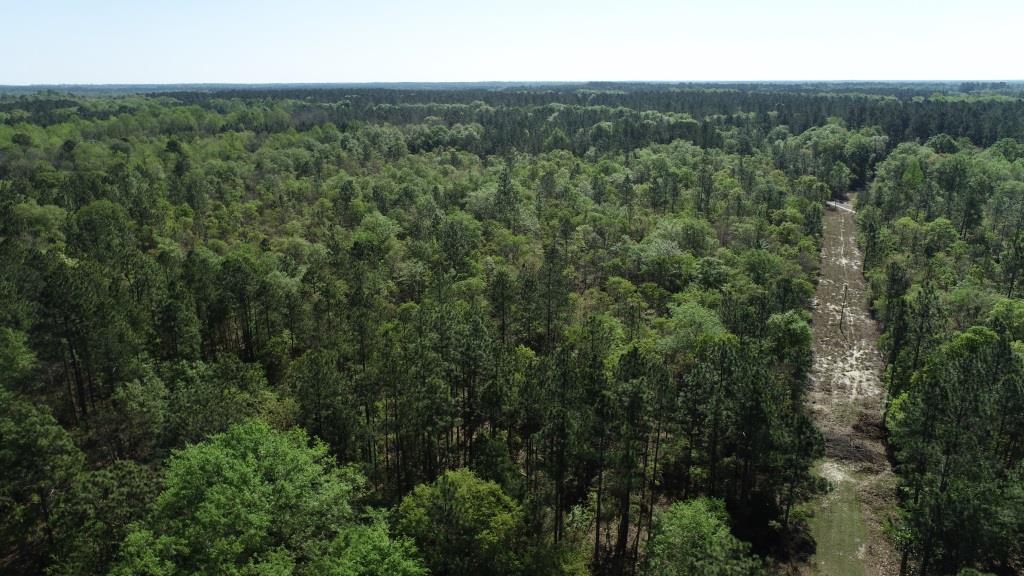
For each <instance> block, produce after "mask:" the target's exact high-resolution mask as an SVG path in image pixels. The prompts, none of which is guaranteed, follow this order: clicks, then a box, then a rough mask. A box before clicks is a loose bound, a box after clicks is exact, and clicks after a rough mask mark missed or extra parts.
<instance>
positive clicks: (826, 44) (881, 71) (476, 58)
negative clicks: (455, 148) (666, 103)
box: [0, 0, 1024, 84]
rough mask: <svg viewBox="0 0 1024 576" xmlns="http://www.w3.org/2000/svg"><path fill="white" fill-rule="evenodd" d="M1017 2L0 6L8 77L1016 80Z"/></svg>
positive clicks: (42, 0) (524, 0)
mask: <svg viewBox="0 0 1024 576" xmlns="http://www.w3.org/2000/svg"><path fill="white" fill-rule="evenodd" d="M1022 25H1024V0H957V1H949V0H934V1H925V0H921V1H909V0H858V1H854V0H846V1H843V2H837V1H830V0H777V1H774V2H768V1H761V2H757V1H753V0H719V1H714V0H676V1H669V0H635V1H631V2H626V1H623V2H606V1H603V0H566V1H558V0H513V1H506V2H500V3H491V2H486V1H483V0H481V1H475V2H474V1H469V0H438V1H435V2H423V1H421V2H414V1H409V0H378V1H363V2H354V1H347V0H345V1H334V2H331V1H328V0H290V1H285V0H267V1H262V2H261V1H259V0H250V1H245V0H221V1H218V0H206V1H201V0H174V1H169V0H135V1H130V0H111V1H105V2H101V1H92V2H86V1H82V0H18V1H15V0H0V53H2V54H3V58H2V60H0V84H39V83H178V82H378V81H481V80H509V81H520V80H568V81H576V80H869V79H874V80H893V79H906V80H923V79H934V80H940V79H1022V78H1024V59H1022V57H1021V56H1022V55H1024V46H1022V44H1021V36H1022V30H1021V26H1022Z"/></svg>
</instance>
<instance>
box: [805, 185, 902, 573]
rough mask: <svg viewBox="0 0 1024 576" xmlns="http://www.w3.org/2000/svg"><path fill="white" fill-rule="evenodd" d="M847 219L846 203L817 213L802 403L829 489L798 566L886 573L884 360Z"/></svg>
mask: <svg viewBox="0 0 1024 576" xmlns="http://www.w3.org/2000/svg"><path fill="white" fill-rule="evenodd" d="M855 217H856V216H855V213H854V211H853V207H852V206H851V204H850V203H843V204H839V205H837V206H834V207H832V208H831V209H829V210H826V211H825V216H824V238H823V242H822V253H821V275H820V279H819V283H818V288H817V292H816V294H815V300H814V312H813V317H814V320H813V325H812V327H813V332H814V369H813V372H812V388H811V394H810V403H811V410H812V412H813V414H814V417H815V420H816V422H817V424H818V427H819V428H820V429H821V431H822V433H823V434H824V436H825V449H826V455H825V458H824V459H823V461H822V462H820V463H819V464H818V466H817V472H818V473H819V474H820V475H821V476H822V477H824V478H826V479H827V480H829V482H830V483H831V485H832V486H833V490H831V491H830V492H829V493H828V494H825V495H824V496H822V497H820V498H819V500H818V501H816V502H814V503H813V504H812V506H811V511H812V513H813V515H814V516H813V518H812V519H811V521H810V525H811V533H812V535H813V536H814V538H815V541H816V542H817V551H816V553H815V555H814V556H813V558H812V559H811V565H810V566H808V567H807V570H806V572H807V573H808V574H822V575H828V576H845V575H858V576H860V575H865V576H889V575H892V574H896V572H897V567H898V566H897V562H896V555H895V552H894V550H893V549H892V546H891V545H890V544H889V542H888V541H887V540H886V538H885V536H884V535H883V533H882V527H883V523H884V521H885V519H886V518H887V517H888V516H889V515H890V514H891V512H892V510H893V509H894V502H893V490H894V486H895V477H894V475H893V472H892V469H891V467H890V465H889V462H888V460H887V458H886V453H885V446H884V444H883V442H882V439H883V436H882V430H883V429H882V413H883V409H884V402H885V394H884V390H883V388H882V385H881V382H880V380H879V377H880V374H881V371H882V360H881V357H880V355H879V353H878V350H877V348H876V344H875V343H876V341H877V339H878V327H877V325H876V324H875V322H874V321H873V320H872V319H871V318H870V316H868V302H867V294H866V285H865V281H864V276H863V275H862V273H861V262H862V255H861V253H860V250H859V249H858V247H857V242H856V228H855Z"/></svg>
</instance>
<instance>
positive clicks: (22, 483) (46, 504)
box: [0, 388, 84, 572]
mask: <svg viewBox="0 0 1024 576" xmlns="http://www.w3.org/2000/svg"><path fill="white" fill-rule="evenodd" d="M83 465H84V457H83V455H82V453H81V452H80V451H79V450H78V448H76V447H75V445H74V443H73V442H72V441H71V437H70V436H69V435H68V433H67V432H66V431H65V430H64V429H63V428H61V427H60V425H59V424H58V423H57V421H56V420H54V419H53V416H51V415H50V414H49V412H47V411H46V410H45V409H40V408H39V407H37V406H35V405H33V404H32V403H31V402H29V401H28V400H26V399H24V398H21V397H19V396H16V395H15V394H13V393H11V392H9V391H8V390H7V388H0V550H3V551H4V553H5V554H12V553H13V554H14V556H15V558H16V561H15V566H16V567H17V568H19V569H21V570H25V571H26V572H32V571H33V570H37V569H38V567H39V566H40V564H41V563H42V559H43V558H45V556H46V552H47V548H48V547H50V546H52V545H53V544H54V540H55V536H54V519H53V514H54V512H53V509H54V501H55V500H56V499H57V498H58V497H59V496H60V495H61V494H62V493H64V492H65V491H66V490H68V489H69V487H70V486H71V484H72V482H73V481H74V479H75V477H76V476H77V475H78V473H79V471H80V470H81V469H82V467H83Z"/></svg>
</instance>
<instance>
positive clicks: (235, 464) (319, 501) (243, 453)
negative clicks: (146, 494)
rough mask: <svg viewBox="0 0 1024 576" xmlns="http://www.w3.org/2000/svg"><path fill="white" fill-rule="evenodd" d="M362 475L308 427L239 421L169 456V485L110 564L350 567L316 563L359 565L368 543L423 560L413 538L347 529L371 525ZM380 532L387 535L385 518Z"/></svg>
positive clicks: (159, 570) (145, 567)
mask: <svg viewBox="0 0 1024 576" xmlns="http://www.w3.org/2000/svg"><path fill="white" fill-rule="evenodd" d="M362 483H363V480H362V478H361V476H359V474H358V473H357V472H355V471H354V470H351V469H348V468H338V467H336V466H335V464H334V461H333V459H332V458H330V457H329V456H328V454H327V447H326V446H325V445H323V444H321V443H316V444H313V445H312V446H310V442H309V438H308V437H307V435H306V433H305V432H303V431H301V430H292V431H288V432H278V431H275V430H272V429H271V428H270V427H269V426H268V425H266V424H265V423H262V422H258V421H250V422H246V423H243V424H239V425H235V426H233V427H231V428H230V429H229V430H228V431H227V432H225V433H223V434H218V435H216V436H213V437H211V438H210V440H208V441H207V442H204V443H202V444H198V445H194V446H190V447H189V448H187V449H185V450H182V451H180V452H177V453H176V454H175V455H174V456H172V457H171V459H170V461H169V462H168V464H167V472H166V477H165V483H164V491H163V492H162V493H161V494H160V496H158V497H157V500H156V502H155V503H154V505H153V508H152V510H151V513H150V516H149V518H148V519H147V521H146V522H144V523H143V524H142V525H139V526H137V527H136V529H135V530H134V531H133V532H131V533H130V534H129V535H128V536H127V537H126V538H125V542H124V546H123V548H122V561H121V563H120V564H119V565H118V566H117V567H116V568H115V569H114V570H113V572H112V574H115V575H117V576H127V575H129V574H132V575H141V574H152V575H168V576H171V575H179V574H211V575H212V574H218V575H219V574H230V575H235V574H237V575H251V574H264V575H271V574H273V575H279V574H280V575H284V574H320V573H328V574H332V573H337V574H348V573H351V572H346V571H344V570H343V569H339V570H334V571H332V570H321V569H314V568H312V566H313V565H314V564H315V565H317V566H325V567H330V566H332V565H337V566H345V565H346V563H347V564H349V565H358V562H361V561H363V560H362V559H360V558H358V557H357V556H358V555H359V554H360V553H362V552H365V553H366V554H369V555H371V557H377V558H378V559H380V558H384V559H387V558H390V557H392V556H394V558H393V563H394V565H395V566H397V567H402V566H410V567H412V568H416V567H417V565H416V563H415V560H414V559H413V550H412V548H411V546H409V545H407V544H404V543H399V544H398V545H394V546H383V545H377V546H374V545H367V544H365V543H364V542H363V540H364V538H363V537H361V536H356V537H354V539H350V540H346V539H345V537H344V535H345V534H347V533H348V532H350V531H355V532H357V533H359V532H361V531H365V530H366V528H364V527H362V526H359V525H358V524H357V523H356V519H355V516H356V514H355V512H354V511H353V506H352V502H351V501H352V499H353V496H354V495H355V493H356V491H357V490H359V489H360V487H361V486H362ZM373 534H374V536H375V538H377V539H378V540H381V541H382V542H386V540H387V532H386V531H385V530H383V528H382V526H381V525H380V524H379V523H378V524H375V526H374V528H373ZM349 541H351V542H354V544H352V545H346V542H349ZM335 560H336V562H335ZM378 564H380V562H378ZM361 573H367V572H361ZM392 573H397V574H411V575H415V574H419V573H420V572H417V571H415V570H406V571H404V572H402V571H398V572H392Z"/></svg>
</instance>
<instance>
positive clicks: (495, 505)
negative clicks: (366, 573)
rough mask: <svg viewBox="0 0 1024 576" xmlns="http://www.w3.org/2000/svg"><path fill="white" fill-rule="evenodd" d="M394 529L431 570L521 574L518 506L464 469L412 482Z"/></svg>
mask: <svg viewBox="0 0 1024 576" xmlns="http://www.w3.org/2000/svg"><path fill="white" fill-rule="evenodd" d="M396 527H397V531H398V533H400V534H402V535H404V536H408V537H410V538H412V539H413V540H415V541H416V545H417V546H418V547H419V549H420V550H421V551H422V553H423V558H424V561H425V563H426V566H427V567H428V568H429V569H430V572H431V574H436V575H438V576H462V575H466V576H468V575H470V574H497V575H510V574H521V573H522V571H523V564H522V562H523V558H522V556H521V554H522V551H523V541H524V540H525V533H524V532H525V528H526V526H525V524H524V522H523V510H522V508H521V507H520V506H519V504H517V503H516V502H515V501H514V500H512V499H511V498H509V497H508V495H506V494H505V493H504V492H503V491H502V490H501V488H500V487H499V486H498V485H497V484H495V483H494V482H488V481H486V480H480V479H479V478H477V477H476V475H474V474H473V473H472V472H470V471H468V470H455V471H451V472H446V473H444V474H443V475H441V477H440V478H438V479H437V480H436V481H434V482H433V483H432V484H422V485H420V486H417V487H416V488H415V489H414V490H413V491H412V492H410V493H409V495H407V496H406V497H405V498H404V499H402V503H401V505H399V507H398V512H397V519H396Z"/></svg>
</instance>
